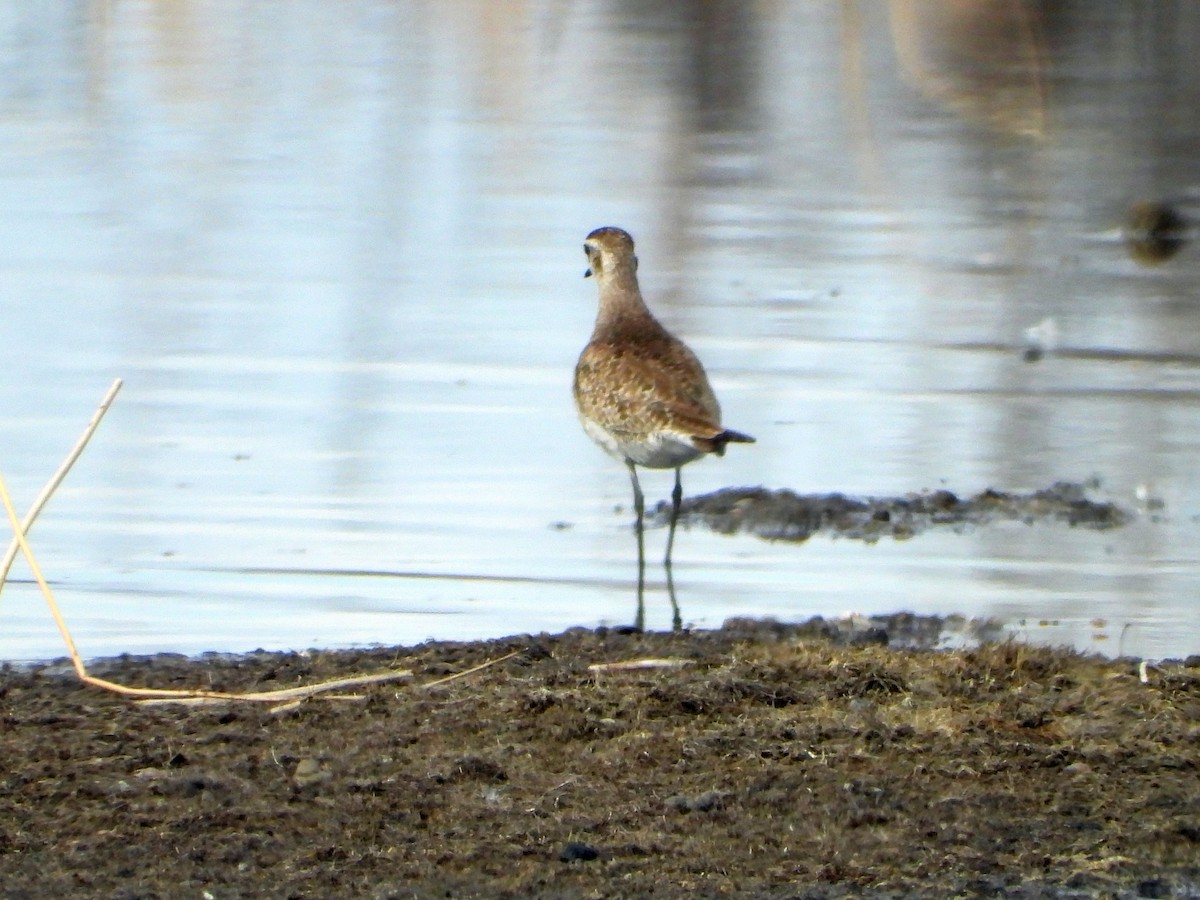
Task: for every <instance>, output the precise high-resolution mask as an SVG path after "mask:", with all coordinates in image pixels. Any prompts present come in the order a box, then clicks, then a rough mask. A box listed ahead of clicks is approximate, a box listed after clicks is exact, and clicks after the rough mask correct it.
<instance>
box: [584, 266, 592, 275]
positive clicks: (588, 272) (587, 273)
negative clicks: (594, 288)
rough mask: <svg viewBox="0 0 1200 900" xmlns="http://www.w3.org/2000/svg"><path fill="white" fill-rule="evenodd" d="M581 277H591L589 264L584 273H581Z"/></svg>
mask: <svg viewBox="0 0 1200 900" xmlns="http://www.w3.org/2000/svg"><path fill="white" fill-rule="evenodd" d="M583 277H584V278H591V277H592V269H591V267H590V266H589V267H588V270H587V271H586V272H584V273H583Z"/></svg>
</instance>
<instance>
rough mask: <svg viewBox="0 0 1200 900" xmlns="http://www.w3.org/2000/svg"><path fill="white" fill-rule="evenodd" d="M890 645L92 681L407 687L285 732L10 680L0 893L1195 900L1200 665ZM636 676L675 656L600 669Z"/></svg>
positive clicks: (646, 637) (428, 656)
mask: <svg viewBox="0 0 1200 900" xmlns="http://www.w3.org/2000/svg"><path fill="white" fill-rule="evenodd" d="M907 619H908V630H909V631H910V632H914V633H916V632H921V631H922V630H925V631H929V630H931V628H932V627H931V626H930V625H928V624H918V622H917V621H916V620H915V617H907ZM932 630H934V631H936V630H937V629H936V628H932ZM895 638H896V639H895V640H893V636H892V634H890V633H889V627H888V623H887V622H883V623H877V625H876V626H873V627H866V628H863V627H859V628H851V629H840V628H837V627H834V626H833V625H832V624H831V623H827V622H823V621H821V620H813V621H811V622H807V623H803V624H800V625H783V624H779V623H771V622H766V623H763V622H746V621H742V622H730V623H728V624H727V626H726V627H724V628H722V629H720V630H716V631H708V632H692V633H682V634H642V635H639V634H631V633H622V632H621V631H619V630H611V629H607V630H606V629H600V630H595V631H591V630H584V629H576V630H572V631H568V632H566V633H563V634H560V635H532V636H531V635H522V636H516V637H511V638H506V639H502V640H497V641H488V642H479V643H429V644H422V645H419V646H416V647H411V648H376V649H370V650H348V651H336V652H333V651H331V652H325V651H312V652H308V653H265V652H260V653H252V654H248V655H246V656H240V657H229V656H217V655H212V656H208V657H201V658H198V659H187V658H182V657H174V656H169V655H167V656H161V655H160V656H157V657H149V658H138V657H122V658H117V659H113V660H106V661H102V662H99V663H95V664H93V665H92V666H91V667H90V668H91V671H92V673H93V674H96V675H103V676H104V677H106V678H110V679H112V680H114V681H119V682H123V683H128V684H136V685H144V686H154V687H169V688H179V687H203V688H209V689H219V690H229V691H248V690H266V689H272V688H280V687H289V686H294V685H297V684H302V683H310V682H313V681H317V680H321V679H327V678H336V677H345V676H347V675H351V674H361V673H364V672H370V671H376V670H379V669H395V668H400V669H406V670H409V671H411V673H412V675H411V677H410V678H408V679H406V680H405V681H401V682H394V683H387V684H380V685H373V686H369V687H367V688H365V689H361V690H358V691H356V692H355V693H356V694H357V697H356V698H354V699H349V698H347V699H324V700H311V701H308V702H306V703H304V704H302V705H300V706H298V707H292V708H290V709H288V710H286V711H282V712H272V711H271V709H270V708H269V707H268V706H267V705H265V704H249V703H238V702H224V703H220V704H217V705H214V706H200V707H187V706H174V705H173V706H142V705H138V704H136V703H134V702H131V701H130V700H128V699H124V698H121V697H118V696H116V695H113V694H109V693H107V692H105V691H102V690H98V689H96V688H93V687H88V686H85V685H82V684H80V683H79V682H78V681H76V680H75V679H74V677H73V676H72V675H71V674H70V673H69V672H68V671H66V670H65V669H64V667H63V666H62V664H60V663H57V664H47V665H36V666H31V667H15V666H7V667H5V668H4V669H3V674H2V676H0V716H2V718H3V727H2V728H0V763H2V771H3V775H2V776H0V777H3V780H4V790H3V791H2V792H0V884H3V886H4V887H3V889H2V890H0V894H2V895H3V896H5V897H40V896H46V895H48V894H51V893H56V894H59V895H69V896H73V897H146V898H150V897H179V896H205V897H216V898H220V897H236V896H264V897H318V896H347V897H349V896H354V897H445V896H454V897H530V896H533V897H612V896H649V895H653V896H656V897H684V896H687V897H695V896H700V897H707V896H747V897H814V898H817V897H864V896H866V897H902V896H903V897H909V896H929V897H944V896H955V895H958V896H992V895H999V894H1003V895H1005V896H1017V897H1091V896H1097V895H1102V896H1113V897H1196V896H1200V659H1196V658H1192V659H1189V660H1186V661H1181V662H1169V663H1163V664H1160V665H1159V666H1157V667H1150V668H1149V669H1148V670H1147V671H1146V673H1145V675H1146V678H1145V680H1143V678H1142V677H1141V673H1140V671H1139V666H1138V663H1137V661H1135V660H1116V661H1109V660H1103V659H1099V658H1094V657H1086V656H1081V655H1079V654H1077V653H1075V652H1072V651H1059V650H1053V649H1046V648H1038V647H1031V646H1025V645H1021V644H1016V643H1000V644H984V645H982V646H980V647H977V648H974V649H967V650H950V651H945V650H941V651H929V650H922V649H913V648H912V647H911V646H910V647H901V646H895V644H901V643H905V642H904V641H901V640H900V639H899V638H900V634H899V632H898V631H897V633H896V635H895ZM513 651H516V655H514V656H512V657H511V658H509V659H507V660H504V661H503V662H501V663H498V664H496V665H493V666H491V667H489V668H486V669H483V670H481V671H479V672H476V673H474V674H472V675H469V676H466V677H463V678H460V679H457V680H454V681H450V682H446V683H443V684H441V685H438V686H435V687H428V686H426V685H428V684H430V683H431V682H433V681H435V680H437V679H441V678H444V677H446V676H447V675H452V674H454V673H456V672H462V671H465V670H467V669H470V668H471V667H472V666H475V665H478V664H480V663H482V662H485V661H487V660H489V659H496V658H498V657H500V656H503V655H504V654H506V653H510V652H513ZM642 660H660V661H664V662H663V663H661V664H659V665H654V666H645V667H634V668H621V667H617V666H614V665H613V664H615V663H626V664H627V663H630V662H635V661H642Z"/></svg>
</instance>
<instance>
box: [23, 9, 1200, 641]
mask: <svg viewBox="0 0 1200 900" xmlns="http://www.w3.org/2000/svg"><path fill="white" fill-rule="evenodd" d="M0 49H2V50H3V52H0V161H2V162H0V284H2V285H3V290H2V293H0V309H2V310H3V320H2V321H3V333H4V336H5V341H4V347H5V358H6V360H5V361H6V365H5V366H4V367H3V369H2V370H0V404H2V408H3V410H4V415H3V416H2V417H0V471H2V472H3V475H4V477H5V479H6V481H7V483H8V485H9V488H10V490H11V491H12V492H13V494H14V496H15V498H16V502H17V505H18V506H19V507H22V508H23V507H25V506H27V505H28V504H29V503H30V502H31V501H32V499H33V497H34V496H35V495H36V493H37V492H38V490H39V489H40V487H41V485H42V483H43V482H44V481H45V480H46V479H47V478H48V477H49V475H50V473H51V472H53V470H54V469H55V467H56V466H57V465H58V462H59V460H60V459H61V458H62V457H63V456H64V455H65V453H66V451H67V450H68V449H69V447H70V446H71V444H72V442H73V441H74V440H75V438H76V436H77V435H78V433H79V431H80V430H81V429H82V427H83V425H84V424H85V423H86V421H87V419H88V417H89V416H90V415H91V413H92V411H93V409H94V407H95V405H96V403H97V402H98V401H99V399H100V397H101V396H102V394H103V393H104V391H105V389H106V388H107V387H108V385H109V383H110V382H111V381H112V380H113V378H114V377H117V376H120V377H122V378H124V379H125V382H126V384H125V388H124V390H123V391H122V393H121V395H120V396H119V398H118V400H117V403H116V404H115V406H114V407H113V409H112V411H111V413H110V414H109V416H108V417H107V419H106V420H105V421H104V423H103V425H102V427H101V429H100V431H99V433H98V434H97V436H96V438H95V440H94V441H93V444H92V446H91V447H90V448H89V449H88V451H87V453H86V454H85V456H84V457H83V459H82V460H81V462H80V463H79V465H78V466H77V468H76V470H75V471H74V472H73V473H72V474H71V476H70V478H69V479H68V481H67V482H66V483H65V485H64V486H63V487H62V488H61V489H60V491H59V492H58V493H57V494H56V495H55V497H54V499H53V500H52V502H51V504H50V506H49V507H48V508H47V510H46V512H45V513H44V514H43V518H42V519H41V520H40V521H39V522H38V524H37V525H36V527H35V529H34V531H33V532H32V540H33V545H34V548H35V550H36V551H37V552H38V554H39V559H40V561H41V563H42V565H43V567H44V569H45V570H46V572H47V575H48V576H49V577H50V578H51V580H52V581H53V583H54V586H55V588H56V591H57V595H58V598H59V600H60V602H61V604H62V606H63V608H64V611H65V613H66V615H67V618H68V620H69V622H70V623H71V625H72V627H73V629H74V632H75V637H76V639H77V642H78V643H79V645H80V649H81V650H82V652H83V653H84V654H85V655H87V656H100V655H107V654H113V653H118V652H122V651H130V652H143V651H157V650H173V651H183V652H198V651H203V650H232V651H237V650H246V649H251V648H255V647H266V648H301V647H309V646H343V645H350V644H363V643H374V642H379V643H408V642H414V641H419V640H423V639H425V638H430V637H434V638H457V637H486V636H494V635H501V634H508V633H513V632H518V631H541V630H557V629H562V628H565V627H569V626H572V625H595V624H600V623H610V624H617V623H624V622H628V621H629V620H630V618H631V617H632V614H633V605H634V603H633V600H634V597H633V588H632V579H633V575H634V567H633V560H634V557H633V551H634V547H633V539H632V536H631V534H630V531H629V527H628V525H629V510H628V506H629V496H628V495H629V486H628V481H627V476H626V473H625V471H624V468H623V467H622V466H621V465H619V464H617V463H616V462H614V461H613V460H610V459H608V458H606V457H605V456H604V455H603V454H602V453H601V452H600V451H599V450H598V449H597V448H595V447H594V446H593V445H592V444H591V443H590V442H589V441H588V439H587V438H586V437H585V436H584V434H583V433H582V431H581V429H580V428H579V427H578V424H577V422H576V420H575V415H574V410H573V407H572V403H571V397H570V379H571V370H572V367H573V365H574V362H575V357H576V355H577V354H578V352H579V349H580V348H581V347H582V345H583V344H584V342H585V341H586V339H587V336H588V333H589V331H590V329H591V325H592V319H593V317H594V313H595V287H594V285H593V284H592V283H591V282H585V281H584V280H583V279H582V277H581V276H582V274H583V269H584V257H583V253H582V252H581V243H582V239H583V236H584V235H585V234H586V233H587V232H588V231H590V230H591V229H592V228H594V227H596V226H599V225H607V224H612V225H620V226H623V227H625V228H627V229H629V230H630V231H631V232H633V234H634V235H635V237H636V238H637V239H638V247H639V254H640V259H641V273H642V279H643V286H644V288H645V289H646V292H647V295H648V297H649V300H650V303H651V305H652V306H653V307H654V308H655V309H656V310H657V312H658V313H659V314H660V317H661V318H662V319H663V320H664V321H665V322H666V323H667V324H668V325H669V326H670V327H672V328H673V329H674V330H675V331H677V332H678V333H679V334H681V335H682V336H684V337H685V338H687V339H688V340H689V341H690V342H691V343H692V345H693V347H694V348H695V349H696V350H697V352H698V353H699V354H700V356H701V357H702V358H703V359H704V360H705V363H706V365H707V367H708V369H709V372H710V375H711V377H712V380H713V383H714V386H715V388H716V390H717V393H718V395H719V396H720V397H721V400H722V404H723V407H724V410H725V418H726V422H727V424H728V425H729V426H730V427H733V428H737V429H739V430H742V431H747V432H749V433H751V434H754V435H756V436H757V437H758V441H759V442H758V443H757V444H756V445H754V446H752V447H734V448H731V451H730V453H729V454H728V456H726V457H725V458H724V459H721V460H706V461H704V462H701V463H698V464H696V465H694V466H690V467H688V468H687V469H686V470H685V477H684V487H685V490H686V491H687V492H688V493H699V492H703V491H708V490H713V489H716V488H719V487H722V486H726V485H756V484H762V485H766V486H768V487H776V488H780V487H787V488H792V489H794V490H797V491H800V492H826V491H844V492H847V493H861V494H872V495H891V494H903V493H905V492H908V491H915V490H920V489H925V488H940V487H944V488H948V489H950V490H954V491H957V492H961V493H964V494H966V493H974V492H976V491H979V490H981V489H983V488H985V487H988V486H992V487H995V488H997V489H1000V490H1009V491H1023V490H1032V489H1036V488H1040V487H1044V486H1046V485H1048V484H1050V483H1051V482H1053V481H1056V480H1059V479H1069V480H1085V479H1093V478H1094V479H1097V480H1098V483H1099V488H1098V489H1097V490H1096V491H1095V495H1096V496H1097V497H1098V498H1100V499H1111V500H1114V501H1116V502H1118V503H1120V504H1122V505H1124V506H1126V507H1128V508H1130V509H1131V510H1134V511H1136V512H1138V515H1137V517H1136V518H1135V520H1134V521H1133V523H1132V524H1131V525H1129V526H1128V527H1127V528H1125V529H1123V530H1120V531H1116V532H1108V533H1097V532H1089V531H1073V530H1070V529H1067V528H1064V527H1061V526H1052V525H1035V526H1026V525H1016V524H1014V525H1004V526H995V527H989V528H986V529H979V530H976V531H972V532H968V533H963V534H953V533H951V534H926V535H922V536H920V537H919V538H917V539H914V540H912V541H908V542H905V543H890V542H889V543H881V544H878V545H875V546H865V545H863V544H860V543H856V542H851V541H832V540H829V539H827V538H824V537H818V538H814V539H813V540H811V541H809V542H808V543H806V544H803V545H799V546H793V545H779V544H776V545H771V544H765V543H762V542H760V541H758V540H756V539H754V538H751V537H745V536H742V537H734V538H730V537H722V536H718V535H713V534H708V533H705V532H702V531H699V530H696V531H689V532H685V533H683V534H681V537H680V540H679V542H678V545H677V548H676V573H677V580H678V588H679V595H680V601H681V604H682V606H683V611H684V617H685V620H686V621H688V622H690V623H692V624H695V625H698V626H715V625H719V624H720V623H721V622H722V621H723V620H724V619H726V618H727V617H729V616H733V615H754V616H761V615H772V616H777V617H780V618H785V619H798V618H806V617H808V616H810V615H814V614H818V613H819V614H823V615H839V614H841V613H843V612H846V611H856V612H862V613H874V612H891V611H896V610H902V609H908V610H915V611H919V612H926V613H952V612H957V613H964V614H967V615H969V616H980V617H996V618H999V619H1001V620H1003V621H1004V622H1005V623H1007V624H1008V625H1009V626H1010V627H1011V629H1012V630H1013V632H1014V633H1016V634H1018V635H1020V636H1022V637H1025V638H1028V639H1031V640H1035V641H1043V642H1052V643H1071V644H1074V645H1076V646H1079V647H1082V648H1086V649H1091V650H1097V651H1099V652H1104V653H1109V654H1116V653H1133V654H1138V655H1144V656H1149V657H1163V656H1170V655H1183V654H1187V653H1194V652H1200V616H1198V615H1197V608H1198V603H1200V487H1198V479H1197V477H1196V471H1195V469H1196V467H1195V459H1196V453H1195V448H1196V446H1197V444H1198V443H1200V327H1197V323H1198V316H1200V296H1198V292H1197V283H1198V279H1197V274H1198V270H1200V248H1198V247H1195V246H1185V247H1184V248H1183V249H1182V251H1181V252H1179V253H1178V254H1177V255H1176V256H1174V257H1172V258H1170V259H1168V260H1165V261H1163V262H1161V263H1159V264H1158V265H1144V264H1141V263H1139V262H1137V261H1135V260H1134V259H1133V258H1132V257H1131V256H1130V254H1129V252H1128V251H1127V248H1126V246H1125V244H1124V243H1123V241H1122V239H1121V223H1122V220H1123V218H1124V216H1125V214H1126V211H1127V210H1128V209H1129V207H1130V206H1131V205H1132V204H1133V203H1134V202H1135V201H1140V200H1167V201H1170V202H1172V203H1174V204H1175V205H1176V208H1177V209H1178V210H1180V212H1181V213H1183V214H1184V215H1186V216H1190V217H1192V218H1193V219H1195V218H1200V174H1198V172H1197V160H1200V152H1198V151H1200V146H1198V143H1200V118H1198V117H1197V116H1196V115H1195V110H1196V109H1197V108H1200V96H1198V94H1200V77H1197V76H1198V75H1200V72H1198V71H1197V70H1198V68H1200V62H1198V61H1200V6H1198V5H1197V4H1195V3H1193V2H1188V0H1174V2H1172V0H1161V2H1156V3H1154V4H1133V5H1131V4H1125V3H1120V2H1098V0H1093V2H1087V3H1065V4H1063V3H1049V2H1046V3H1038V2H1028V3H1017V2H1013V3H1011V4H1005V3H995V2H981V3H979V4H970V3H961V2H955V3H949V2H947V3H941V2H935V0H925V2H899V0H897V2H894V3H891V4H882V3H866V2H860V3H854V2H851V3H842V2H796V3H779V4H750V3H743V2H735V0H727V2H696V3H693V4H682V5H681V4H675V3H667V2H662V3H649V4H629V3H621V2H616V0H613V2H592V3H572V4H558V3H541V4H539V3H534V4H524V3H522V4H517V3H497V2H493V0H479V2H463V3H455V4H444V3H433V2H386V3H384V2H367V0H362V2H355V0H348V2H343V3H338V4H329V3H325V2H320V0H294V2H289V3H284V4H271V5H262V4H256V3H239V2H233V0H230V2H222V3H209V2H203V3H201V2H179V3H173V4H169V5H165V6H164V5H162V4H158V3H151V2H120V3H94V2H92V3H85V2H80V3H55V4H24V5H21V4H18V5H14V6H10V7H7V8H6V9H5V10H3V11H2V12H0ZM1031 328H1040V330H1039V331H1038V333H1039V334H1041V335H1042V336H1043V337H1042V340H1043V343H1044V344H1045V346H1046V349H1047V351H1048V352H1046V353H1045V355H1044V356H1043V357H1042V358H1041V359H1040V360H1039V361H1036V362H1030V361H1027V360H1026V358H1025V355H1024V350H1025V349H1026V345H1027V340H1028V339H1027V338H1026V332H1027V330H1028V329H1031ZM643 485H644V486H645V488H646V490H647V494H648V495H649V496H652V497H653V496H659V497H665V496H666V495H667V493H668V491H669V489H670V473H651V474H650V475H649V476H648V477H646V478H645V479H644V480H643ZM1148 501H1151V502H1148ZM1160 504H1161V508H1151V507H1158V506H1159V505H1160ZM663 537H664V535H663V533H662V532H661V531H659V532H654V533H652V534H651V535H650V538H651V550H650V555H651V557H652V558H656V557H657V556H658V555H659V554H660V553H661V542H662V540H663ZM652 571H653V575H654V578H655V579H658V580H659V581H658V583H660V582H661V571H654V570H652ZM13 577H14V579H15V580H14V582H12V583H10V584H9V585H8V587H7V588H6V590H5V591H4V593H3V595H2V597H0V658H5V659H36V658H45V657H50V656H56V655H59V654H61V652H62V644H61V641H60V639H59V638H58V635H57V633H56V632H55V630H54V626H53V623H52V621H51V620H50V618H49V615H48V613H47V612H46V610H45V607H44V605H43V603H42V600H41V598H40V596H39V594H38V592H37V590H36V588H35V587H34V586H33V585H32V584H30V581H29V576H28V570H27V569H26V568H25V567H24V565H23V564H21V563H19V564H18V566H17V567H16V568H15V569H14V572H13ZM648 599H649V610H648V612H649V623H650V624H651V625H652V626H653V627H659V628H661V627H667V626H668V624H669V621H670V611H669V607H668V605H667V603H666V599H665V596H664V595H663V594H662V592H661V591H660V590H658V591H653V592H652V593H651V594H650V595H649V598H648Z"/></svg>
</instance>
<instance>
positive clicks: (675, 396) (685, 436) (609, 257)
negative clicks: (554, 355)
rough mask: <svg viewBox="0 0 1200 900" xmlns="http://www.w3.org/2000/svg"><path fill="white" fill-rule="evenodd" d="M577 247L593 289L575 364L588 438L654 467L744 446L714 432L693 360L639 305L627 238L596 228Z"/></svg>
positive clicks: (709, 401)
mask: <svg viewBox="0 0 1200 900" xmlns="http://www.w3.org/2000/svg"><path fill="white" fill-rule="evenodd" d="M584 249H585V251H586V252H587V255H588V260H589V262H590V263H591V268H590V270H589V271H590V272H591V274H592V275H594V276H595V278H596V281H597V283H598V285H599V288H600V311H599V314H598V315H597V317H596V327H595V329H594V330H593V332H592V339H591V341H590V342H589V343H588V345H587V346H586V347H585V348H584V350H583V353H582V354H580V356H579V363H578V365H577V366H576V367H575V404H576V406H577V407H578V409H579V416H580V418H581V419H582V420H583V423H584V428H585V429H586V430H587V431H588V434H590V435H591V436H592V438H593V439H595V440H596V441H597V443H599V444H600V445H601V446H603V447H604V449H605V450H607V451H608V452H609V453H612V454H613V455H614V456H619V457H621V458H622V459H625V460H626V461H629V462H632V463H635V464H637V465H640V466H647V467H650V468H660V469H669V468H677V467H678V466H680V465H683V464H684V463H687V462H690V461H691V460H693V459H695V458H696V457H698V456H700V455H701V454H703V453H716V454H717V455H718V456H719V455H721V454H723V453H724V452H725V445H726V444H727V443H729V442H731V441H734V442H749V441H752V440H753V438H751V437H749V436H748V435H744V434H740V433H739V432H736V431H729V430H727V429H724V428H722V427H721V407H720V405H719V404H718V403H717V398H716V397H715V396H714V395H713V392H712V388H711V387H710V386H709V383H708V377H707V376H706V375H705V373H704V367H703V366H702V365H701V364H700V360H698V359H697V358H696V354H694V353H693V352H692V351H691V350H690V349H688V347H687V345H686V344H684V343H683V341H681V340H679V339H678V338H676V337H675V336H674V335H672V334H671V333H670V332H668V331H667V330H666V329H665V328H663V326H662V325H661V324H659V322H658V320H657V319H655V318H654V316H653V315H652V314H651V313H650V310H649V309H647V308H646V303H645V301H644V300H643V299H642V294H641V290H640V289H639V288H638V283H637V257H636V256H634V252H633V239H632V238H630V236H629V235H628V234H627V233H625V232H624V231H622V230H620V229H619V228H598V229H597V230H595V231H593V232H592V233H591V234H589V235H588V237H587V242H586V243H585V244H584Z"/></svg>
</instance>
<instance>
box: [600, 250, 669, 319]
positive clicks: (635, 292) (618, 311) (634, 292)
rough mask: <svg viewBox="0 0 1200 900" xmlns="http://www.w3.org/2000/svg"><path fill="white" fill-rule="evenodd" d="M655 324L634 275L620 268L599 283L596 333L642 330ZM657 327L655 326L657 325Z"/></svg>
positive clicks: (628, 270) (630, 270) (631, 270)
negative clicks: (648, 322)
mask: <svg viewBox="0 0 1200 900" xmlns="http://www.w3.org/2000/svg"><path fill="white" fill-rule="evenodd" d="M647 320H648V321H650V322H655V319H654V316H652V315H651V314H650V310H649V309H647V308H646V302H645V301H644V300H643V299H642V292H641V289H640V288H639V287H638V280H637V272H635V271H634V270H633V268H632V267H624V266H623V267H621V268H618V269H614V270H613V271H611V272H608V273H606V275H605V278H604V281H602V282H601V283H600V311H599V313H598V314H597V316H596V331H597V332H602V331H619V330H623V329H625V328H629V327H644V326H645V323H646V322H647ZM656 324H657V323H656Z"/></svg>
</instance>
